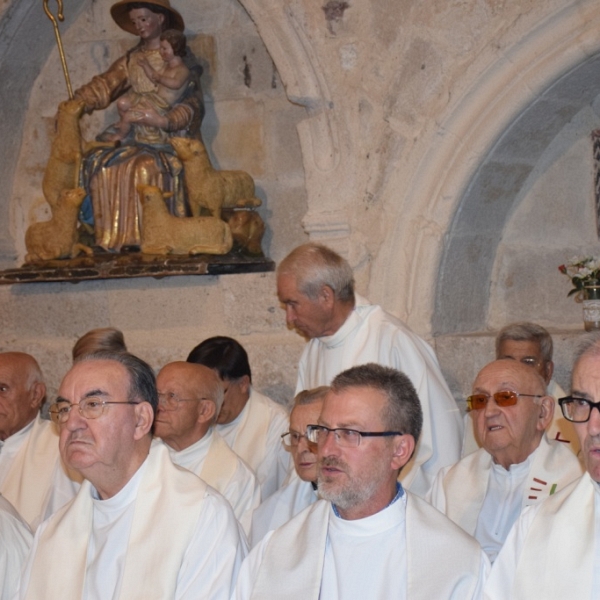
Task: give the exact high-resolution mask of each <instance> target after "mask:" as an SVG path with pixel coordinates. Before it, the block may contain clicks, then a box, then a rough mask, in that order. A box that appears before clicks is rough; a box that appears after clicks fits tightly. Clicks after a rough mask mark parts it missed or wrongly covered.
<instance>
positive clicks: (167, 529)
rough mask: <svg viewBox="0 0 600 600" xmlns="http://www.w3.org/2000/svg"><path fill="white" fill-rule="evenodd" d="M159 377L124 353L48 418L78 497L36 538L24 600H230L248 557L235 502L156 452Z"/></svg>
mask: <svg viewBox="0 0 600 600" xmlns="http://www.w3.org/2000/svg"><path fill="white" fill-rule="evenodd" d="M157 404H158V395H157V391H156V381H155V378H154V373H153V372H152V369H151V368H150V367H149V366H148V365H147V364H146V363H145V362H144V361H142V360H140V359H139V358H137V357H135V356H133V355H131V354H127V353H125V352H99V353H96V354H89V355H86V356H84V357H82V358H81V359H80V360H78V361H76V362H75V364H74V365H73V367H72V369H71V370H70V371H69V372H68V373H67V374H66V376H65V377H64V379H63V381H62V383H61V385H60V389H59V391H58V398H57V400H56V402H55V404H53V406H52V407H51V409H50V413H51V415H52V418H53V420H54V421H55V422H56V423H57V425H58V427H59V447H60V453H61V456H62V458H63V460H64V461H65V463H66V464H67V465H68V466H69V467H71V468H73V469H75V470H76V471H78V472H79V473H81V475H83V477H84V479H85V481H84V482H83V484H82V486H81V488H80V490H79V492H78V494H77V496H76V497H75V498H74V499H73V500H72V501H71V502H69V503H68V504H67V505H66V506H65V507H63V508H62V509H60V510H59V511H58V512H56V513H55V514H54V515H53V516H52V517H50V518H49V519H48V520H46V521H44V523H42V525H41V526H40V527H39V529H38V530H37V532H36V537H35V538H34V542H33V546H32V550H31V554H30V556H29V559H28V562H27V564H26V567H25V569H24V571H23V575H22V579H21V586H20V590H19V593H18V595H17V597H18V598H19V599H27V600H29V599H39V598H44V600H63V599H64V598H73V599H75V598H81V599H86V598H94V599H96V600H117V599H122V600H126V599H127V600H129V599H132V598H172V599H174V600H187V599H190V600H192V599H194V600H196V599H197V598H211V599H212V598H216V599H223V600H225V599H227V598H229V594H230V591H231V589H230V588H231V585H232V584H231V582H232V580H235V576H236V573H237V569H238V565H239V562H240V560H241V558H242V555H243V552H244V550H243V546H242V543H241V541H240V537H239V528H238V524H237V522H236V520H235V517H234V515H233V512H232V510H231V507H230V506H229V504H228V503H227V501H226V500H225V499H224V498H223V497H222V496H221V495H220V494H217V493H216V492H215V491H214V490H212V488H210V487H209V486H207V485H206V484H205V483H204V482H203V481H202V480H201V479H199V478H198V477H197V476H196V475H194V474H193V473H190V472H189V471H186V470H184V469H180V468H178V467H175V465H173V463H172V462H171V459H170V457H169V453H168V451H167V449H166V448H165V446H164V445H163V444H154V445H152V434H151V428H152V423H153V420H154V413H155V411H156V407H157Z"/></svg>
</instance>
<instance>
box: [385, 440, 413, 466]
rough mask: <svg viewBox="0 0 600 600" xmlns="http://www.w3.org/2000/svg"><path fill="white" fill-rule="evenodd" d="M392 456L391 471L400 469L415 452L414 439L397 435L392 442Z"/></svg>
mask: <svg viewBox="0 0 600 600" xmlns="http://www.w3.org/2000/svg"><path fill="white" fill-rule="evenodd" d="M392 444H393V447H394V454H393V455H392V465H391V467H392V469H393V470H394V471H395V470H397V469H401V468H402V467H403V466H404V465H405V464H406V463H407V462H408V461H409V460H410V459H411V457H412V455H413V452H414V451H415V438H414V437H413V436H412V435H410V434H408V433H405V434H404V435H397V436H395V437H394V439H393V441H392Z"/></svg>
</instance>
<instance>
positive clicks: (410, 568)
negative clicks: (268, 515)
mask: <svg viewBox="0 0 600 600" xmlns="http://www.w3.org/2000/svg"><path fill="white" fill-rule="evenodd" d="M422 423H423V413H422V411H421V405H420V402H419V398H418V396H417V394H416V392H415V389H414V387H413V385H412V383H411V382H410V380H409V379H408V377H407V376H406V375H404V374H403V373H400V372H399V371H396V370H395V369H390V368H387V367H383V366H381V365H377V364H367V365H360V366H357V367H353V368H351V369H348V370H347V371H344V372H342V373H340V374H339V375H337V376H336V377H335V379H334V380H333V382H332V384H331V389H330V391H329V392H328V393H327V395H326V396H325V400H324V401H323V408H322V410H321V414H320V415H319V418H318V421H317V423H315V424H312V423H311V424H310V425H308V427H307V428H306V435H307V437H308V439H309V440H310V441H312V442H313V443H315V444H316V451H317V478H318V488H319V495H320V496H321V498H322V499H321V500H317V501H316V502H315V503H313V504H312V505H311V506H309V507H308V508H307V509H305V510H304V511H302V512H301V513H300V514H298V515H296V516H295V517H294V518H293V519H292V520H290V521H288V522H287V523H286V524H285V525H283V526H282V527H280V528H279V529H276V530H275V531H271V532H269V533H267V535H266V536H265V537H264V538H263V539H262V540H261V541H260V542H259V543H258V545H257V546H255V548H254V549H253V550H252V552H251V553H250V554H249V555H248V557H247V559H246V561H245V562H244V564H243V565H242V568H241V570H240V576H239V578H238V581H237V583H236V588H235V592H234V595H233V596H232V600H246V599H251V600H260V599H264V598H269V600H279V599H281V600H290V599H302V600H318V599H319V598H323V599H325V598H326V599H333V598H335V599H337V600H354V599H355V598H369V600H388V599H389V598H392V597H393V598H395V599H397V600H403V599H408V598H410V600H431V599H433V598H443V599H444V600H468V599H469V598H481V591H482V590H481V587H482V584H483V581H484V579H485V576H486V574H487V570H488V568H489V562H488V560H487V558H486V556H485V554H484V553H483V552H482V551H481V548H480V547H479V544H478V543H477V542H476V541H475V540H474V539H473V538H472V537H470V536H469V535H467V534H466V533H465V532H464V531H462V530H461V529H460V528H459V527H457V526H456V525H455V524H454V523H452V522H451V521H450V520H449V519H447V518H446V517H445V516H444V515H442V514H441V513H440V512H438V511H437V510H435V509H434V508H432V507H431V506H430V505H429V504H427V502H425V501H424V500H422V499H421V498H419V497H418V496H416V495H414V494H412V493H411V492H409V491H406V490H404V488H403V487H402V485H401V484H400V483H398V480H397V479H398V473H399V471H400V470H401V469H402V468H403V467H404V466H405V465H406V464H407V463H408V461H409V460H410V458H411V456H412V454H413V452H414V450H415V445H416V443H417V442H418V440H419V434H420V433H421V427H422Z"/></svg>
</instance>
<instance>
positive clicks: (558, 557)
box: [485, 334, 600, 600]
mask: <svg viewBox="0 0 600 600" xmlns="http://www.w3.org/2000/svg"><path fill="white" fill-rule="evenodd" d="M571 390H572V391H571V396H568V397H566V398H561V399H560V400H559V404H560V407H561V409H562V412H563V415H564V417H565V418H566V419H568V420H569V421H571V422H572V423H573V425H574V427H575V432H576V434H577V437H578V438H579V442H580V444H581V450H582V454H583V461H584V464H585V469H586V473H585V474H584V475H583V476H582V477H581V478H579V479H578V480H577V481H576V482H574V483H573V484H572V485H570V486H569V487H568V488H567V489H565V490H564V491H562V492H560V493H558V494H556V495H554V496H552V497H551V498H549V499H548V500H547V501H546V502H542V503H541V504H539V505H537V506H533V507H531V508H529V509H527V510H525V511H523V514H522V515H521V517H520V518H519V519H518V520H517V522H516V523H515V525H514V527H513V528H512V530H511V532H510V534H509V536H508V537H507V539H506V543H505V545H504V548H503V549H502V551H501V552H500V554H499V555H498V560H497V561H496V564H495V565H494V568H493V569H492V573H491V574H490V579H489V581H488V582H487V584H486V588H485V598H487V599H497V598H498V599H500V598H511V600H512V599H516V600H518V599H520V598H598V597H600V569H598V565H599V564H600V525H599V524H600V516H599V515H600V487H599V482H600V336H598V335H597V334H595V335H593V336H591V337H589V338H588V339H586V340H585V341H584V342H583V344H582V346H581V347H580V348H579V351H578V353H577V358H576V360H575V366H574V367H573V375H572V385H571Z"/></svg>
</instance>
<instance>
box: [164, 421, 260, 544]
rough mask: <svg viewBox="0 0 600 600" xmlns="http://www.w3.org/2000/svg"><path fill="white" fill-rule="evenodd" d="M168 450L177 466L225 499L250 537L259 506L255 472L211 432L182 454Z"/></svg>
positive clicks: (258, 491) (213, 431) (210, 430)
mask: <svg viewBox="0 0 600 600" xmlns="http://www.w3.org/2000/svg"><path fill="white" fill-rule="evenodd" d="M167 448H168V449H169V454H170V455H171V460H172V461H173V462H174V463H175V464H176V465H179V466H180V467H183V468H185V469H187V470H188V471H191V472H192V473H195V474H196V475H198V477H200V479H202V480H203V481H206V483H208V485H210V486H211V487H213V488H215V490H217V492H219V493H221V494H222V495H223V496H224V497H225V499H226V500H227V501H228V502H229V504H231V508H233V512H234V514H235V516H236V518H237V519H238V521H240V523H241V524H242V526H243V527H244V530H245V531H246V533H248V532H249V530H250V519H251V517H252V511H253V510H254V509H255V508H256V507H257V506H258V505H259V504H260V486H259V485H258V481H257V480H256V476H255V475H254V473H253V472H252V469H250V467H249V466H248V465H247V464H246V463H245V462H244V461H243V460H242V459H241V458H240V457H239V456H238V455H237V454H236V453H235V452H234V451H233V450H232V449H231V448H230V447H229V446H228V445H227V442H225V440H224V439H223V438H222V437H221V436H220V435H219V433H218V432H217V431H215V430H214V428H211V429H209V430H208V432H207V433H206V434H205V436H204V437H203V438H201V439H199V440H198V441H197V442H196V443H195V444H192V445H191V446H188V447H187V448H185V449H184V450H181V451H179V452H177V451H176V450H174V449H173V448H171V447H169V446H168V445H167Z"/></svg>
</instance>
